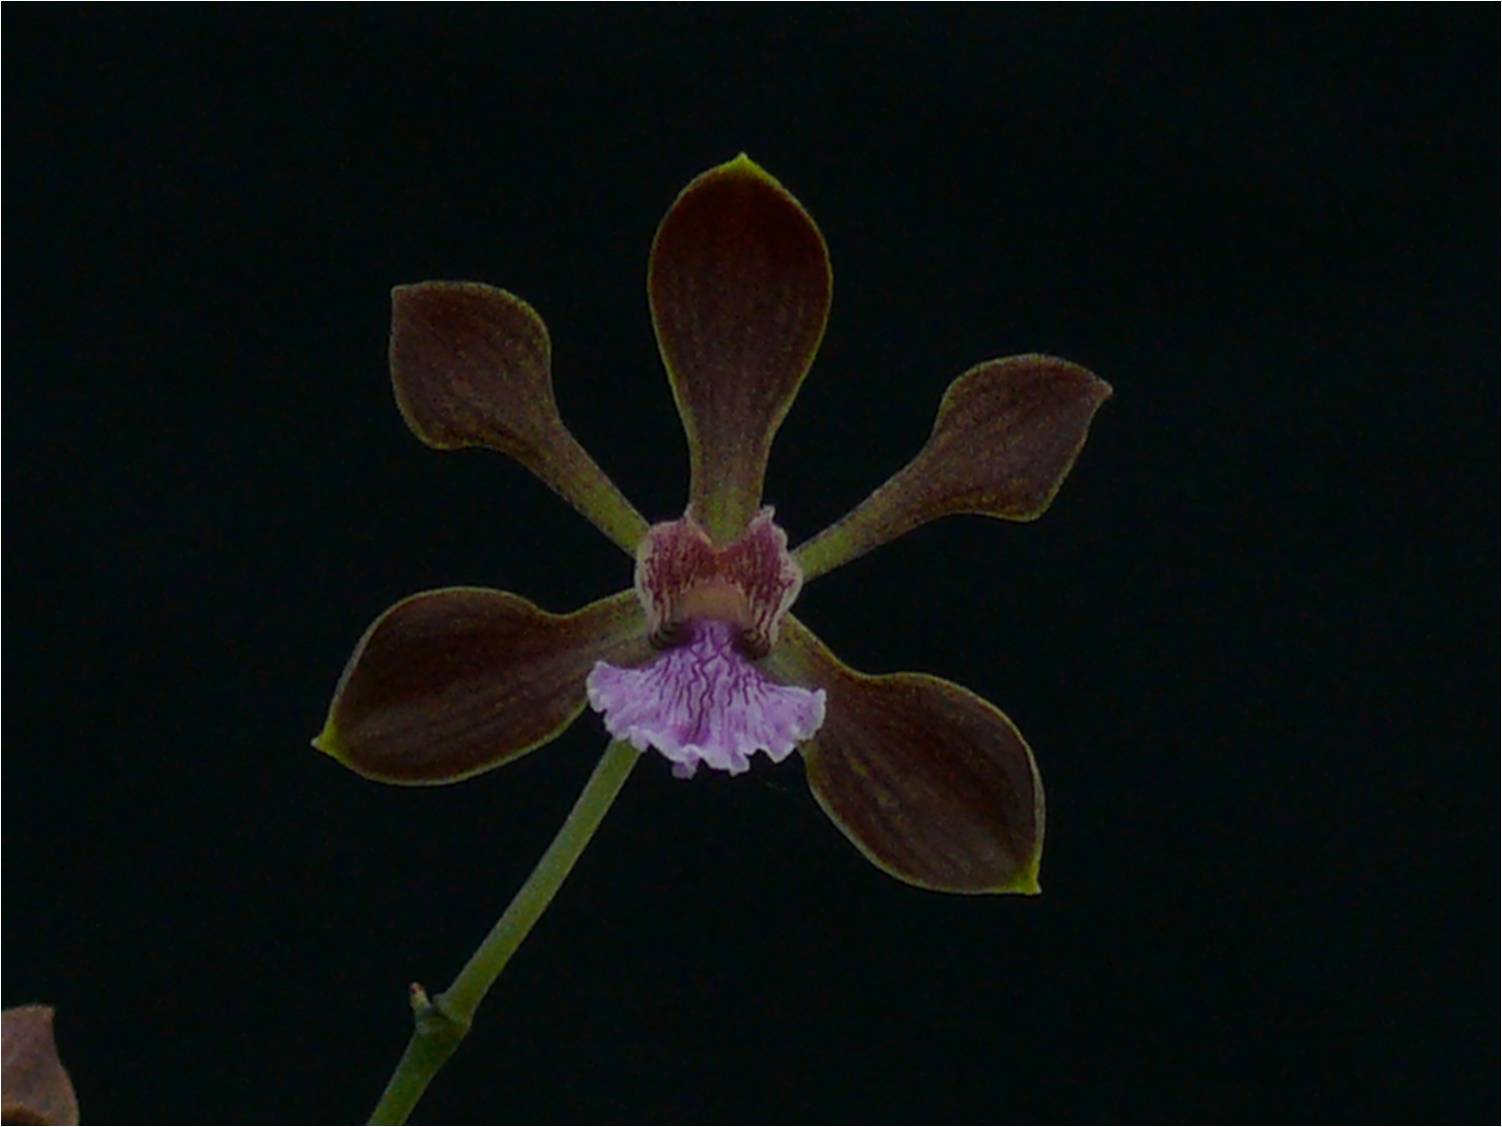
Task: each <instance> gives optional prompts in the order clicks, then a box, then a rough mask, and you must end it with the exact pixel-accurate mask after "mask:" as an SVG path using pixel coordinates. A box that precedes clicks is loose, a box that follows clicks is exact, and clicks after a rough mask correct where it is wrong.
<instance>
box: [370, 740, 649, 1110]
mask: <svg viewBox="0 0 1502 1127" xmlns="http://www.w3.org/2000/svg"><path fill="white" fill-rule="evenodd" d="M637 757H638V752H637V751H636V749H635V748H633V747H632V746H631V745H630V744H627V743H621V742H620V741H619V740H617V741H614V742H612V743H611V744H610V746H609V747H607V748H606V749H605V754H604V755H603V756H602V757H601V758H600V762H599V765H598V766H596V767H595V771H594V774H592V775H591V776H590V777H589V782H587V783H585V784H584V790H583V791H582V792H580V794H579V798H578V801H576V802H575V803H574V808H573V809H572V810H570V811H569V815H568V818H567V820H566V821H564V823H563V825H562V827H561V828H560V829H559V830H558V836H556V837H555V838H553V844H552V845H550V846H548V851H547V852H546V853H544V854H543V855H542V860H541V861H539V862H537V867H536V868H535V869H533V870H532V875H531V876H529V877H528V878H527V883H526V884H524V885H522V887H521V891H520V892H518V893H517V894H516V898H515V899H513V900H512V901H511V904H510V906H509V907H507V909H506V912H505V914H504V915H502V916H501V918H500V919H499V920H497V921H496V924H495V926H494V927H493V928H491V929H490V934H489V935H487V936H486V937H485V941H484V942H483V943H481V944H480V946H479V948H478V949H477V950H476V951H475V953H474V954H473V955H471V956H470V957H469V962H467V963H465V964H464V969H463V970H461V971H460V972H459V977H458V978H456V979H454V982H453V985H451V986H450V987H449V988H448V989H447V990H445V991H444V992H443V993H442V994H439V995H437V996H436V997H434V998H432V999H431V1000H429V998H428V996H427V994H425V993H424V992H423V990H422V988H421V987H420V986H415V985H414V986H413V987H412V1010H413V1019H414V1020H413V1026H414V1028H413V1030H412V1039H411V1040H410V1041H408V1042H407V1049H406V1052H404V1053H402V1059H401V1060H400V1061H398V1062H397V1065H396V1071H394V1072H393V1073H392V1074H391V1079H390V1080H389V1081H388V1082H387V1084H386V1090H385V1091H384V1092H383V1093H381V1102H380V1103H378V1104H377V1105H376V1109H375V1111H373V1112H372V1113H371V1115H370V1122H371V1123H405V1122H406V1121H407V1116H409V1115H411V1114H412V1109H413V1108H414V1107H416V1106H417V1101H418V1100H419V1099H421V1098H422V1094H423V1092H424V1091H425V1090H426V1089H427V1086H428V1084H429V1083H430V1082H431V1081H432V1079H433V1076H434V1075H435V1074H436V1073H437V1072H438V1070H439V1069H440V1068H442V1067H443V1064H444V1062H445V1061H447V1060H448V1059H449V1057H451V1056H453V1054H454V1050H455V1049H457V1048H458V1047H459V1042H461V1041H463V1040H464V1035H465V1034H466V1033H468V1032H469V1026H470V1023H471V1022H472V1021H473V1020H474V1016H475V1011H476V1010H477V1009H479V1008H480V1003H481V1002H483V1001H484V1000H485V995H486V993H487V992H488V991H489V990H490V987H491V985H492V984H493V983H494V982H495V980H496V978H497V977H498V976H499V975H500V973H501V971H502V970H503V969H505V966H506V963H507V962H508V961H509V960H510V959H511V956H512V955H513V954H515V953H516V949H517V948H518V947H520V946H521V944H522V940H523V939H525V938H527V933H528V932H530V931H531V930H532V925H533V924H535V923H536V922H537V921H538V918H539V917H541V915H542V913H543V911H544V910H545V909H546V908H547V906H548V905H549V904H550V903H551V902H552V900H553V896H554V894H555V893H557V891H558V888H559V886H560V885H561V884H563V881H564V878H565V877H567V876H568V874H569V871H570V870H572V869H573V867H574V862H576V861H577V860H578V859H579V856H580V854H582V853H583V852H584V847H585V846H586V845H588V844H589V839H590V838H592V837H593V836H594V833H595V830H597V829H598V828H599V826H600V822H601V821H602V820H603V819H604V817H605V812H606V811H607V810H609V809H610V804H611V803H612V802H614V801H615V796H616V795H617V794H619V793H620V791H621V787H622V786H623V785H624V784H625V782H626V776H628V775H629V774H630V773H631V768H632V767H634V766H635V765H636V760H637Z"/></svg>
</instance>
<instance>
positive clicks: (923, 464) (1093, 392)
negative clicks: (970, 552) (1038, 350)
mask: <svg viewBox="0 0 1502 1127" xmlns="http://www.w3.org/2000/svg"><path fill="white" fill-rule="evenodd" d="M1110 395H1111V385H1110V384H1108V383H1106V382H1105V381H1104V380H1102V379H1100V378H1098V377H1097V376H1095V375H1092V374H1091V373H1090V372H1088V371H1086V370H1085V369H1084V368H1081V367H1080V366H1079V365H1078V364H1071V363H1069V361H1067V360H1059V359H1057V358H1055V357H1052V356H1012V357H1009V358H1007V359H1005V360H990V361H987V362H986V363H984V364H979V365H977V366H976V367H974V368H971V369H970V370H969V371H968V372H966V373H965V374H964V375H963V376H961V377H960V378H959V379H957V380H955V381H954V383H952V384H950V386H949V390H948V391H947V392H945V393H944V400H943V402H942V403H940V404H939V415H938V418H937V419H935V420H934V429H933V433H932V434H931V435H930V436H929V439H928V443H927V444H926V445H925V446H924V447H923V449H922V450H920V451H919V452H918V454H917V456H916V457H915V458H914V459H913V460H912V461H911V462H909V463H908V464H907V466H906V467H904V468H903V469H902V470H900V471H898V472H897V473H896V474H894V475H893V476H892V477H891V478H890V479H889V480H888V481H887V483H886V484H885V485H883V486H882V487H881V488H880V489H878V490H877V491H876V492H875V493H873V494H871V496H870V497H868V498H866V500H864V501H863V502H861V503H860V504H859V505H857V506H856V507H855V508H854V509H853V510H852V511H851V512H850V513H849V514H847V515H846V516H845V517H843V518H842V519H840V520H839V521H837V522H836V523H835V524H833V525H831V526H830V527H828V528H826V529H825V530H824V531H823V532H821V533H819V535H818V536H815V537H814V538H813V539H812V540H809V541H808V542H807V543H805V544H803V545H801V546H800V547H799V548H798V550H797V552H795V553H794V555H795V556H796V557H797V559H798V563H799V564H800V565H802V567H803V576H804V578H805V579H812V578H813V577H814V576H816V575H822V574H823V573H824V572H826V571H830V570H832V569H834V568H836V567H839V566H840V565H841V564H843V563H848V562H849V561H850V560H853V559H855V558H856V557H857V556H860V555H864V554H865V553H866V552H869V551H870V550H871V549H872V548H876V547H879V546H880V545H882V544H885V543H886V542H887V541H888V540H894V539H896V538H897V537H898V536H901V535H902V534H903V533H904V532H907V531H908V530H909V529H913V528H916V527H917V526H918V525H920V524H926V523H927V522H928V521H931V520H934V519H936V518H938V517H942V516H947V515H948V514H950V513H977V514H979V515H981V516H989V517H1000V518H1002V519H1004V520H1035V519H1037V518H1038V517H1040V516H1042V515H1043V511H1044V510H1045V509H1047V508H1048V505H1049V502H1051V501H1052V500H1053V498H1054V494H1056V493H1057V492H1058V491H1059V486H1060V485H1062V484H1063V482H1064V478H1065V476H1066V475H1067V474H1068V473H1069V470H1070V467H1072V466H1073V465H1074V460H1075V458H1077V457H1078V456H1079V452H1080V448H1081V447H1083V446H1084V445H1085V435H1086V434H1087V433H1088V432H1089V429H1090V420H1091V419H1093V418H1094V417H1095V412H1096V410H1097V408H1099V407H1100V405H1101V404H1102V403H1104V402H1105V401H1106V400H1107V399H1108V398H1110Z"/></svg>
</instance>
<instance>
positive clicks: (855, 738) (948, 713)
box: [768, 616, 1043, 893]
mask: <svg viewBox="0 0 1502 1127" xmlns="http://www.w3.org/2000/svg"><path fill="white" fill-rule="evenodd" d="M768 664H769V665H771V667H772V669H773V670H774V671H775V672H777V673H778V674H779V675H781V676H783V677H785V678H786V679H787V680H788V681H790V682H796V683H798V684H802V685H813V686H817V687H819V688H822V689H823V690H824V691H825V693H826V694H827V700H826V703H825V718H824V726H823V727H822V728H820V729H819V731H818V734H817V735H815V736H814V738H813V739H812V740H810V741H809V742H807V743H805V744H804V745H803V748H802V750H803V756H804V762H805V765H806V769H807V772H808V782H809V786H810V787H811V788H812V789H813V792H814V797H815V798H817V799H818V800H819V805H821V806H822V807H824V811H825V813H827V814H828V815H829V816H830V818H832V819H833V820H834V823H835V825H837V826H839V827H840V829H841V830H843V831H844V832H845V836H846V837H848V838H849V839H850V840H851V841H852V842H854V843H855V846H856V848H857V849H859V850H860V851H861V852H862V853H864V854H865V855H866V857H867V858H868V859H869V860H871V861H872V862H873V863H874V864H875V865H876V866H877V867H878V868H881V869H883V870H884V871H886V872H888V873H890V874H891V875H892V876H894V877H897V878H899V879H900V880H905V881H908V882H909V883H911V884H916V885H919V886H921V887H923V888H931V889H935V890H937V891H942V892H1026V893H1032V892H1037V891H1038V865H1039V862H1040V861H1041V859H1042V854H1043V783H1042V780H1041V779H1039V777H1038V769H1037V767H1036V765H1035V764H1034V763H1033V756H1032V752H1031V751H1029V750H1028V746H1027V744H1026V743H1025V742H1023V739H1022V736H1021V735H1020V734H1018V732H1017V729H1016V728H1015V727H1014V726H1013V725H1012V722H1011V721H1010V720H1008V719H1007V718H1006V717H1005V716H1004V715H1002V713H1001V712H1000V711H999V710H997V709H996V708H995V707H994V706H992V705H990V704H988V703H987V702H986V701H984V700H982V699H981V698H980V697H978V696H976V695H975V694H974V693H972V692H970V691H969V690H967V689H962V688H961V687H960V686H958V685H955V684H952V683H950V682H948V681H944V680H941V679H940V678H938V677H930V676H928V675H927V674H922V673H895V674H889V675H887V676H883V677H871V676H867V675H866V674H863V673H857V672H856V671H855V670H853V669H851V668H850V667H849V666H847V665H845V664H844V663H843V662H841V661H840V660H839V659H838V658H837V657H835V656H834V655H833V654H832V653H831V652H830V651H829V649H828V648H827V647H826V646H825V645H824V644H823V643H822V642H821V641H819V639H818V638H817V637H815V636H814V634H813V633H812V632H811V631H810V630H809V629H808V627H806V626H804V625H803V624H802V623H801V622H799V621H798V620H797V619H796V618H793V617H792V616H789V617H788V619H787V620H786V621H785V622H784V623H783V643H782V645H781V646H779V647H778V649H777V650H776V651H775V652H774V653H773V655H772V656H771V657H770V658H769V659H768Z"/></svg>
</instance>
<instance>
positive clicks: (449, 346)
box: [391, 282, 647, 552]
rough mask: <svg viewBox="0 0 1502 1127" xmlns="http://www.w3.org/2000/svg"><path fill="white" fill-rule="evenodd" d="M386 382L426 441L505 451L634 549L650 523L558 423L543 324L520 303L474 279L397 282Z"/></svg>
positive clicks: (445, 446)
mask: <svg viewBox="0 0 1502 1127" xmlns="http://www.w3.org/2000/svg"><path fill="white" fill-rule="evenodd" d="M391 382H392V384H393V386H394V387H395V389H396V402H397V406H399V407H400V408H401V412H402V416H403V417H404V418H405V419H406V420H407V425H408V426H409V427H411V428H412V431H413V433H414V434H416V435H417V437H418V438H420V439H422V440H423V441H424V442H426V443H427V444H428V445H429V446H434V447H437V448H438V449H440V450H456V449H458V448H460V447H464V446H488V447H490V448H491V449H492V450H499V451H501V452H502V453H503V454H509V455H511V457H513V458H515V459H516V460H517V461H518V462H520V463H521V464H522V465H524V466H526V467H527V468H528V469H529V470H531V471H532V472H533V473H535V474H536V475H537V476H538V477H540V478H542V480H543V481H545V482H547V483H548V485H550V486H552V487H553V488H554V489H555V490H557V491H558V493H559V494H560V495H562V496H563V497H564V498H565V499H566V500H567V501H568V502H569V503H570V504H572V505H573V506H574V507H575V508H576V509H578V510H579V511H580V512H581V513H583V514H584V515H585V516H586V517H588V518H589V519H590V520H591V521H593V522H594V524H595V525H596V526H597V527H598V528H599V529H600V531H602V532H604V533H605V535H607V536H609V537H610V538H611V539H612V540H614V541H615V542H616V543H617V544H619V545H620V546H621V547H622V548H624V549H625V550H626V551H627V552H633V551H635V549H636V543H637V541H638V540H640V539H641V538H642V534H643V533H645V532H646V530H647V523H646V521H645V520H643V519H642V516H641V514H640V513H638V512H637V511H636V509H635V508H634V507H632V505H631V502H629V501H627V500H626V498H625V497H623V496H622V495H621V492H620V490H619V489H617V488H616V487H615V483H614V482H612V481H611V480H610V478H609V477H608V476H606V474H605V471H604V470H602V469H600V467H599V466H598V465H597V464H596V463H595V460H594V459H593V458H591V457H590V456H589V454H588V453H587V452H586V451H585V449H584V447H582V446H580V445H579V443H578V441H577V440H576V439H575V438H574V436H573V435H572V434H570V433H569V430H568V428H567V427H566V426H564V425H563V420H562V418H560V417H559V415H558V404H557V403H556V402H555V401H554V398H553V372H552V346H551V344H550V343H549V341H548V330H547V327H546V326H545V325H544V324H543V323H542V318H541V317H539V316H538V315H537V313H536V312H535V311H534V310H533V309H532V307H531V306H530V305H528V304H527V303H526V302H524V301H522V300H521V299H520V298H518V297H515V296H513V295H512V294H509V293H507V292H506V291H505V290H498V289H495V288H494V287H492V286H486V285H481V284H480V283H478V282H419V283H418V284H416V285H411V286H397V287H396V288H395V289H394V290H392V291H391Z"/></svg>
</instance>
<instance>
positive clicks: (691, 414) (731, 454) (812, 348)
mask: <svg viewBox="0 0 1502 1127" xmlns="http://www.w3.org/2000/svg"><path fill="white" fill-rule="evenodd" d="M832 284H833V283H832V277H831V274H830V268H829V251H828V250H827V249H826V248H825V245H824V236H823V235H821V234H820V233H819V228H818V227H817V226H815V225H814V221H813V220H812V219H810V218H809V215H808V213H807V212H806V211H804V210H803V207H802V205H800V204H799V203H798V201H797V200H795V199H794V198H793V197H792V196H791V195H789V194H788V192H787V190H786V189H784V188H783V186H782V185H781V184H779V183H778V182H777V181H776V180H774V179H772V177H771V176H769V175H768V174H767V173H766V172H764V171H763V170H762V169H761V168H760V167H759V166H758V165H757V164H756V163H755V162H754V161H752V160H751V159H750V158H749V157H747V156H746V155H745V154H744V153H742V154H741V155H740V156H738V157H736V158H735V160H733V161H730V162H729V163H728V164H722V165H720V166H719V167H717V168H712V169H710V170H709V171H708V172H706V173H704V174H703V175H702V176H700V177H699V178H698V179H696V180H694V181H693V183H691V184H689V186H688V187H687V188H685V189H684V190H683V193H682V194H681V195H680V196H679V197H678V199H677V200H676V201H675V202H674V203H673V206H672V207H671V208H670V209H669V210H668V213H667V215H666V217H665V218H664V219H663V221H662V225H661V226H660V227H659V228H658V229H657V238H656V239H655V240H654V241H653V243H652V258H651V263H650V265H649V267H648V271H647V295H648V297H649V299H650V301H651V305H652V320H653V324H654V326H655V327H656V330H657V344H658V347H659V348H660V349H661V350H662V359H663V363H664V364H666V365H667V370H668V380H669V382H670V383H671V384H672V386H673V397H674V399H675V400H676V401H677V403H678V413H679V414H680V415H681V416H682V417H683V428H684V430H685V432H686V433H687V435H688V447H689V461H690V468H691V471H692V475H693V476H692V481H691V483H690V490H689V512H690V514H691V515H692V516H694V517H695V518H696V519H697V520H698V521H699V523H700V524H702V525H704V527H705V528H706V529H707V530H708V531H709V534H710V535H711V536H712V537H713V538H714V540H715V542H716V543H717V544H725V543H728V542H729V541H731V540H733V539H735V538H736V537H737V536H738V535H740V533H741V531H742V530H743V529H744V528H745V526H746V524H747V522H748V521H749V520H750V519H751V517H752V515H753V514H754V513H755V512H756V510H757V507H758V505H759V504H760V500H761V485H762V475H763V473H764V472H765V470H766V466H767V454H768V452H769V451H770V450H771V447H772V436H773V435H774V434H776V433H777V428H778V426H780V425H781V423H782V419H783V416H784V415H786V414H787V411H788V408H789V407H790V406H791V405H792V402H793V397H794V396H795V395H796V394H797V392H798V387H799V385H800V384H802V382H803V377H804V375H805V374H806V373H807V372H808V367H809V365H810V364H811V363H813V359H814V353H815V352H817V351H818V348H819V341H820V340H821V339H822V338H823V336H824V323H825V321H826V320H827V319H828V317H829V299H830V291H831V288H832Z"/></svg>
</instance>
